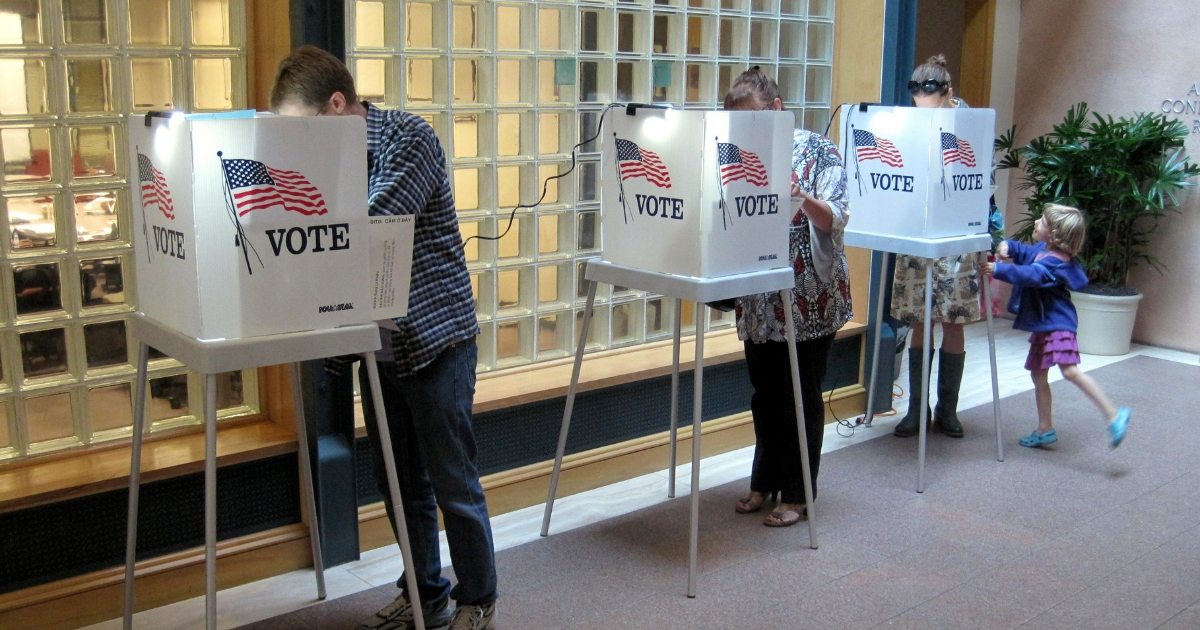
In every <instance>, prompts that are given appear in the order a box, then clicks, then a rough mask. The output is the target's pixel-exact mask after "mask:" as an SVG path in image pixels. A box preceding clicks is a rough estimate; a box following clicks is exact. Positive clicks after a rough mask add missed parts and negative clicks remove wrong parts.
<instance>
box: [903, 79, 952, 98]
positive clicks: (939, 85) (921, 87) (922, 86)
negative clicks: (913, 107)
mask: <svg viewBox="0 0 1200 630" xmlns="http://www.w3.org/2000/svg"><path fill="white" fill-rule="evenodd" d="M948 87H950V82H949V81H935V80H934V79H929V80H927V81H921V82H920V83H918V82H916V81H909V82H908V92H909V94H912V95H913V96H916V95H917V93H918V92H923V93H925V94H935V93H941V92H944V91H945V90H946V88H948Z"/></svg>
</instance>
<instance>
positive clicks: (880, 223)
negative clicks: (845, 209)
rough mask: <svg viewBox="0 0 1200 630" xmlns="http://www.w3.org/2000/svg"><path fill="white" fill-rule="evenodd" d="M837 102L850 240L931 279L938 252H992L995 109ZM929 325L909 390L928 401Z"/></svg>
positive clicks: (874, 359) (921, 483)
mask: <svg viewBox="0 0 1200 630" xmlns="http://www.w3.org/2000/svg"><path fill="white" fill-rule="evenodd" d="M841 109H842V119H841V131H842V156H843V158H844V159H845V160H846V174H847V178H848V182H847V183H848V186H847V189H848V191H849V197H850V208H851V212H852V216H853V221H852V222H851V223H850V224H849V225H848V226H847V227H846V235H845V239H846V245H850V246H854V247H862V248H865V249H873V250H876V251H881V252H889V253H896V254H907V255H910V256H915V257H918V258H921V259H923V260H924V264H925V286H926V287H928V286H930V285H931V284H932V283H933V263H934V261H936V259H938V258H943V257H946V256H955V255H959V254H968V253H974V252H981V251H988V250H990V248H991V245H992V237H991V235H990V234H989V233H988V215H989V211H990V204H989V198H990V196H991V186H990V184H991V171H992V146H993V138H994V134H995V123H996V114H995V111H993V110H990V109H966V108H916V107H894V106H883V105H869V104H866V103H863V104H844V105H842V108H841ZM883 270H884V271H886V265H885V266H884V269H883ZM879 276H880V277H879V279H878V287H877V296H878V303H877V305H876V306H877V308H876V309H875V330H876V331H878V330H879V328H880V326H882V325H883V313H884V312H885V311H886V310H887V309H888V305H887V304H884V302H883V297H884V293H885V290H886V287H887V281H888V279H889V277H888V275H887V274H886V273H880V274H879ZM982 284H983V291H984V295H985V300H984V302H985V304H986V305H987V308H985V309H984V310H985V312H986V316H987V322H988V341H989V345H990V347H991V364H992V399H993V404H992V407H993V412H994V416H995V424H996V456H997V459H998V460H1000V461H1004V445H1003V442H1002V439H1001V435H1000V405H999V398H1000V395H999V392H1000V390H999V383H998V381H997V379H996V344H995V330H994V328H993V325H992V311H991V302H992V299H991V288H990V286H989V285H988V283H987V282H983V283H982ZM932 306H933V295H932V292H930V291H926V292H925V318H924V321H926V322H928V321H930V320H931V319H932V317H931V315H932ZM932 329H933V326H925V327H924V335H925V336H924V350H925V352H924V357H923V359H922V370H923V378H922V387H921V392H920V393H919V394H917V393H915V392H912V393H910V395H919V396H920V397H921V400H923V401H926V402H927V401H928V400H929V370H930V352H931V349H930V346H931V342H932ZM879 338H880V335H879V334H878V332H876V334H875V344H874V350H873V353H872V355H871V364H872V366H878V364H879ZM877 374H878V371H877V370H875V369H872V370H871V384H870V388H869V389H868V390H867V392H868V394H867V397H868V399H867V413H866V417H865V419H864V422H865V424H867V425H868V426H869V425H870V424H871V418H872V416H873V410H874V405H875V400H874V397H875V383H876V377H877V376H876V375H877ZM920 408H921V418H920V428H919V436H920V437H919V439H918V455H917V492H923V491H924V489H925V443H926V426H925V425H926V422H927V420H928V418H927V417H926V416H927V415H928V411H929V409H928V405H927V404H925V405H921V407H920Z"/></svg>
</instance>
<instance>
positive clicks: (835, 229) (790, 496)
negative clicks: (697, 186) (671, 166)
mask: <svg viewBox="0 0 1200 630" xmlns="http://www.w3.org/2000/svg"><path fill="white" fill-rule="evenodd" d="M725 109H727V110H747V111H749V110H762V109H774V110H777V111H778V110H782V109H783V102H782V101H781V100H780V98H779V87H778V85H776V83H775V81H774V80H772V79H771V78H770V77H768V76H767V75H765V74H764V73H763V72H761V71H760V70H759V69H758V68H757V67H755V68H753V69H751V70H747V71H746V72H744V73H742V75H741V76H739V77H738V78H737V80H736V81H734V83H733V86H732V87H731V88H730V90H729V93H728V94H727V95H726V96H725ZM792 201H793V204H792V207H793V208H797V207H798V208H799V210H798V211H796V214H795V216H793V217H792V225H791V229H790V235H791V238H790V239H789V240H790V243H791V259H792V268H793V269H794V270H795V273H796V288H795V303H794V304H792V305H791V308H792V317H793V319H794V321H795V322H796V328H797V330H796V349H797V351H798V356H799V363H800V390H801V398H802V399H803V401H804V425H805V429H806V432H807V436H808V456H809V464H810V466H811V468H812V470H811V474H812V490H813V496H814V497H815V496H816V492H817V469H818V468H819V467H820V463H821V442H822V438H823V436H824V433H825V404H824V401H823V400H822V397H821V382H822V381H823V380H824V379H825V366H826V363H827V360H828V358H829V349H830V347H831V346H832V345H833V337H834V334H835V333H836V332H837V331H838V329H839V328H841V327H842V325H843V324H845V323H846V322H847V321H849V319H850V317H851V308H850V276H849V272H848V270H847V266H846V256H845V254H844V253H843V251H842V234H843V232H844V231H845V229H846V221H847V220H848V219H849V218H850V214H849V210H848V203H847V201H846V172H845V169H844V168H843V167H842V159H841V156H840V155H838V152H837V148H836V147H835V146H834V144H833V143H832V142H830V140H829V139H828V138H826V137H824V136H821V135H818V134H815V133H812V132H809V131H805V130H803V129H797V130H796V131H795V136H794V144H793V148H792ZM783 308H784V306H783V304H782V302H781V300H780V297H779V294H778V293H764V294H760V295H747V296H744V297H740V298H738V299H737V300H736V309H737V329H738V337H739V338H740V339H742V341H743V343H744V344H745V350H746V367H747V369H748V370H749V372H750V383H751V385H753V387H754V394H753V397H752V398H751V401H750V410H751V414H752V415H753V417H754V435H755V446H754V465H753V470H752V472H751V475H750V494H748V495H747V496H746V497H745V498H744V499H741V500H740V501H738V502H737V505H736V506H735V509H736V510H737V511H738V512H740V513H743V514H744V513H749V512H757V511H758V510H760V509H762V506H763V503H764V502H765V501H766V499H767V496H768V495H773V494H775V493H777V492H778V493H779V504H778V505H777V506H776V507H775V510H774V511H772V512H771V513H770V514H768V515H767V517H766V518H765V519H764V521H763V524H764V525H767V526H770V527H785V526H788V525H792V524H795V523H796V522H798V521H800V520H801V519H803V518H804V517H805V509H804V479H803V476H802V475H803V473H802V470H801V467H800V436H799V434H798V432H797V423H796V412H795V404H794V402H793V400H792V381H791V368H790V365H789V360H788V347H787V337H786V331H785V330H784V311H783Z"/></svg>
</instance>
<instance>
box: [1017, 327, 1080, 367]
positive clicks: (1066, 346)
mask: <svg viewBox="0 0 1200 630" xmlns="http://www.w3.org/2000/svg"><path fill="white" fill-rule="evenodd" d="M1078 364H1079V342H1078V341H1076V340H1075V333H1073V332H1071V331H1069V330H1052V331H1049V332H1035V333H1033V334H1032V335H1029V356H1027V357H1025V369H1026V370H1029V371H1030V372H1032V371H1034V370H1049V369H1050V368H1052V367H1054V366H1056V365H1078Z"/></svg>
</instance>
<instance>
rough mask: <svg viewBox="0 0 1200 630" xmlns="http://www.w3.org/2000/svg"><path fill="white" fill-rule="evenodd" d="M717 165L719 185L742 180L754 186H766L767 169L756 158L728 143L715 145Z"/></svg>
mask: <svg viewBox="0 0 1200 630" xmlns="http://www.w3.org/2000/svg"><path fill="white" fill-rule="evenodd" d="M717 164H718V165H719V166H720V167H721V185H722V186H724V185H725V184H728V183H729V182H733V181H737V180H739V179H744V180H746V181H747V182H749V183H751V184H754V185H755V186H766V185H767V183H768V182H767V169H766V168H764V167H763V163H762V161H761V160H759V159H758V156H757V155H755V154H753V153H751V152H749V151H743V150H741V149H739V148H738V146H737V145H736V144H731V143H728V142H718V143H717Z"/></svg>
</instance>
